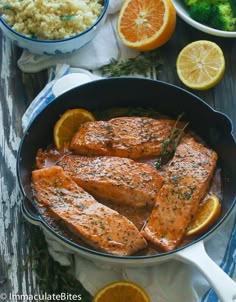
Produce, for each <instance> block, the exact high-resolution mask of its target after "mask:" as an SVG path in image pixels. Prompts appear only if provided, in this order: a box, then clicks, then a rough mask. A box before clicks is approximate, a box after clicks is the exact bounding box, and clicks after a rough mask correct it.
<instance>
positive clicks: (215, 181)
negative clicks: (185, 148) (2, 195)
mask: <svg viewBox="0 0 236 302" xmlns="http://www.w3.org/2000/svg"><path fill="white" fill-rule="evenodd" d="M126 110H127V109H126ZM115 113H117V114H115ZM122 115H123V116H124V115H125V113H124V111H123V109H119V110H118V111H115V110H114V109H112V110H111V111H107V112H103V114H102V115H101V118H98V119H105V117H106V119H110V118H112V117H114V116H122ZM134 115H135V114H134ZM152 117H155V116H152ZM159 117H160V115H159ZM191 134H192V135H194V134H193V133H191ZM198 139H199V138H198ZM70 153H71V152H70V151H68V150H62V151H59V150H57V149H55V147H54V146H53V145H51V146H49V147H48V148H47V150H45V151H43V150H41V149H40V150H38V154H37V156H36V168H43V167H50V166H52V165H55V164H56V163H57V161H59V160H60V159H61V158H62V157H63V156H64V155H65V154H70ZM139 161H140V162H143V163H147V164H150V165H152V166H154V167H155V162H156V159H155V158H146V159H142V160H139ZM158 172H159V173H160V174H162V175H163V176H165V166H163V167H162V168H161V169H160V170H158ZM212 193H214V194H215V195H217V196H218V197H219V198H220V199H221V174H220V169H219V168H217V169H216V171H215V174H214V176H213V178H212V182H211V186H210V188H209V194H212ZM207 197H208V196H206V198H207ZM98 201H99V202H101V203H103V204H104V205H106V206H108V207H110V208H112V209H113V210H116V211H117V212H119V213H120V214H122V215H124V216H126V217H127V218H128V219H129V220H130V221H132V222H133V223H134V224H135V225H136V227H137V228H138V229H139V230H141V229H142V228H143V227H144V225H145V223H146V221H147V219H148V217H149V216H150V214H151V211H152V209H150V208H148V207H143V208H135V207H130V206H127V205H121V204H120V205H118V204H115V203H112V202H110V201H106V200H98ZM41 214H42V216H43V217H44V219H45V220H46V221H47V223H48V224H49V225H50V226H52V227H53V228H54V230H55V231H57V232H58V233H59V234H61V235H63V236H65V237H66V238H68V239H69V240H72V241H74V242H75V243H78V244H79V245H82V246H86V247H88V248H90V249H91V247H89V246H87V245H86V244H85V243H84V242H83V241H82V240H81V239H80V238H78V237H77V236H76V235H74V234H72V233H71V232H69V231H68V230H67V228H66V227H65V226H64V225H63V222H61V221H55V219H53V218H51V217H50V216H49V215H48V213H46V212H42V211H41ZM195 239H196V237H194V238H193V237H191V238H190V237H186V238H184V239H183V241H182V244H181V245H185V244H187V243H189V242H191V241H193V240H195ZM157 253H161V251H160V250H158V247H156V246H153V245H151V244H149V245H148V248H147V249H145V250H143V251H140V252H138V253H137V254H136V255H152V254H157Z"/></svg>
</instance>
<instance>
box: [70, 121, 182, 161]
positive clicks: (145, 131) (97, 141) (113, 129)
mask: <svg viewBox="0 0 236 302" xmlns="http://www.w3.org/2000/svg"><path fill="white" fill-rule="evenodd" d="M175 124H176V121H175V120H167V119H158V120H156V119H153V118H148V117H118V118H114V119H111V120H109V121H95V122H87V123H84V124H83V125H82V126H81V127H80V129H79V130H78V132H77V133H76V134H75V135H74V137H73V138H72V140H71V143H70V149H71V150H72V151H74V152H75V153H77V154H80V155H108V156H118V157H128V158H133V159H136V158H143V157H147V156H156V155H159V153H160V152H161V150H162V143H163V142H164V141H165V140H166V139H167V138H168V137H169V136H170V134H171V131H172V129H173V127H174V125H175ZM178 126H180V127H181V126H183V123H182V122H181V123H178ZM181 128H182V127H181Z"/></svg>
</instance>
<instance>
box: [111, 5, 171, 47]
mask: <svg viewBox="0 0 236 302" xmlns="http://www.w3.org/2000/svg"><path fill="white" fill-rule="evenodd" d="M175 23H176V11H175V8H174V6H173V4H172V2H171V0H125V1H124V3H123V5H122V7H121V9H120V12H119V16H118V20H117V34H118V36H119V38H120V40H121V41H122V43H123V44H124V45H126V46H127V47H129V48H133V49H136V50H140V51H147V50H152V49H155V48H157V47H159V46H161V45H163V44H164V43H166V42H167V41H168V40H169V39H170V37H171V36H172V34H173V32H174V29H175Z"/></svg>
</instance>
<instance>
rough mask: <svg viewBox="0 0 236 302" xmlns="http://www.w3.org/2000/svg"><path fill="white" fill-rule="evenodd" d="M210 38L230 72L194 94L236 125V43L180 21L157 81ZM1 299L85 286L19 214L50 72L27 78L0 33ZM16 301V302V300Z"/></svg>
mask: <svg viewBox="0 0 236 302" xmlns="http://www.w3.org/2000/svg"><path fill="white" fill-rule="evenodd" d="M200 39H207V40H211V41H214V42H216V43H217V44H218V45H219V46H220V47H221V48H222V49H223V51H224V54H225V59H226V71H225V75H224V77H223V79H222V80H221V82H220V83H219V84H218V85H217V86H215V87H214V88H213V89H210V90H207V91H199V92H197V91H193V92H194V93H195V94H197V95H198V96H200V97H201V98H202V99H203V100H205V101H206V102H207V103H208V104H209V105H211V106H213V107H214V108H215V109H217V110H219V111H222V112H224V113H226V114H227V115H228V116H229V117H230V118H231V119H232V122H233V124H234V125H236V85H235V80H236V40H235V39H224V38H218V37H214V36H209V35H207V34H204V33H201V32H199V31H197V30H195V29H193V28H191V27H189V26H188V25H186V24H185V23H184V22H182V21H181V20H179V19H178V20H177V26H176V30H175V33H174V35H173V36H172V38H171V40H170V41H169V42H168V43H167V44H166V45H164V46H163V47H162V48H160V56H161V60H162V67H161V71H160V73H159V79H160V80H163V81H166V82H169V83H172V84H176V85H179V86H182V87H183V85H182V84H181V83H180V81H179V79H178V77H177V74H176V69H175V62H176V58H177V54H178V53H179V51H180V50H181V49H182V48H183V47H184V46H185V45H186V44H188V43H189V42H192V41H195V40H200ZM0 45H1V53H0V69H1V79H0V294H2V293H4V294H6V295H7V296H8V298H7V299H5V296H0V301H1V300H2V301H10V299H9V294H10V293H12V294H34V293H37V292H38V290H39V288H41V290H47V291H48V293H49V291H50V292H51V293H53V292H57V291H59V290H62V291H63V290H66V291H67V292H69V291H75V292H77V293H82V296H83V300H82V301H90V300H91V299H90V297H89V295H87V294H86V293H85V292H83V290H82V288H81V286H80V285H79V284H77V283H75V281H74V280H73V279H71V278H69V277H68V274H67V273H66V272H65V269H64V268H61V267H59V265H58V264H57V263H55V262H54V261H53V260H52V259H51V258H50V257H49V255H48V253H47V248H46V246H45V242H44V238H43V236H42V234H41V231H40V230H38V228H36V227H33V226H30V225H29V224H28V223H26V222H25V221H24V219H23V217H22V215H21V213H20V203H21V198H22V197H21V195H20V192H19V189H18V185H17V179H16V155H17V149H18V145H19V142H20V138H21V135H22V129H21V117H22V115H23V113H24V111H25V110H26V108H27V106H28V105H29V104H30V102H31V101H32V100H33V98H34V97H35V96H36V95H37V94H38V93H39V92H40V90H41V89H42V88H43V87H44V85H45V83H46V81H47V73H46V71H43V72H40V73H36V74H23V73H22V72H21V71H20V70H19V69H18V68H17V59H18V58H19V56H20V54H21V49H19V48H17V47H15V46H13V45H11V43H10V42H9V41H8V40H6V39H5V38H4V37H3V36H2V33H1V32H0ZM16 301H17V299H16Z"/></svg>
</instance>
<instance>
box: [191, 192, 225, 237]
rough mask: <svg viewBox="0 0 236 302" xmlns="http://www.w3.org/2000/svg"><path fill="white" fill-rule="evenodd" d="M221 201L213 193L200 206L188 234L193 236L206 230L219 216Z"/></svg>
mask: <svg viewBox="0 0 236 302" xmlns="http://www.w3.org/2000/svg"><path fill="white" fill-rule="evenodd" d="M219 214H220V201H219V198H218V197H217V196H216V195H211V196H210V197H209V198H208V199H207V200H206V202H204V203H203V205H202V206H201V207H200V208H199V210H198V212H197V214H196V217H195V219H194V220H193V221H192V223H191V224H190V225H189V227H188V230H187V233H186V235H187V236H192V235H196V234H199V233H202V232H205V231H206V230H207V229H208V228H209V227H210V226H211V225H212V224H213V223H214V222H215V221H216V220H217V218H218V217H219Z"/></svg>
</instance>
